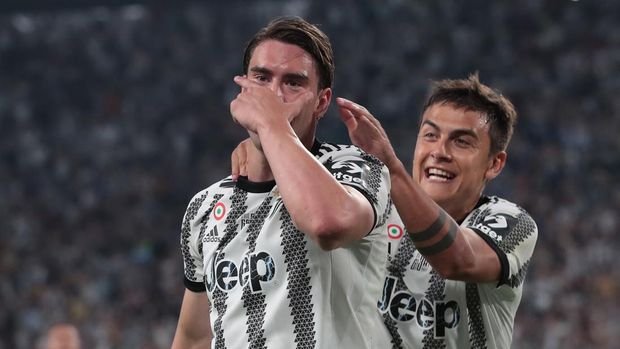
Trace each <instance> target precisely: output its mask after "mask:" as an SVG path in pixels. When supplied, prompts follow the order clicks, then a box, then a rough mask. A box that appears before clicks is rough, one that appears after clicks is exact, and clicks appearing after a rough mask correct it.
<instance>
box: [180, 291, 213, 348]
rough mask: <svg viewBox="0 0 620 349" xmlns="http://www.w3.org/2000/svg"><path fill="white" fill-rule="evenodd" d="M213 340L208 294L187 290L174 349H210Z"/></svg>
mask: <svg viewBox="0 0 620 349" xmlns="http://www.w3.org/2000/svg"><path fill="white" fill-rule="evenodd" d="M211 338H213V334H212V333H211V324H210V321H209V299H208V297H207V294H206V293H204V292H192V291H190V290H187V289H186V290H185V294H184V295H183V303H182V304H181V313H180V314H179V323H178V324H177V330H176V333H175V334H174V340H173V341H172V349H209V348H211Z"/></svg>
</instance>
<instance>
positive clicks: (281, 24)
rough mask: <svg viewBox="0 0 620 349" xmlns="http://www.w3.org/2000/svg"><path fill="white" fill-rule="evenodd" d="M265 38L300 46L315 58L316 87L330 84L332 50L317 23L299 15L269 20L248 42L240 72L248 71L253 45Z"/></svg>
mask: <svg viewBox="0 0 620 349" xmlns="http://www.w3.org/2000/svg"><path fill="white" fill-rule="evenodd" d="M265 40H277V41H281V42H284V43H287V44H292V45H296V46H299V47H301V48H302V49H304V50H305V51H306V52H308V53H309V54H310V55H311V56H312V57H313V58H314V60H315V61H316V64H317V68H318V72H319V89H323V88H327V87H332V84H333V81H334V53H333V51H332V45H331V43H330V41H329V38H328V37H327V35H325V33H323V32H322V31H321V30H320V29H319V28H318V27H317V26H316V25H313V24H310V23H308V22H307V21H306V20H304V19H302V18H300V17H280V18H277V19H275V20H273V21H271V22H270V23H269V24H268V25H267V26H266V27H264V28H263V29H261V30H259V31H258V33H256V34H255V35H254V37H253V38H252V39H251V40H250V41H249V42H248V44H247V46H246V48H245V52H244V53H243V72H244V73H245V74H247V73H248V68H249V65H250V59H251V58H252V53H253V52H254V49H255V48H256V46H258V45H259V44H260V43H262V42H263V41H265Z"/></svg>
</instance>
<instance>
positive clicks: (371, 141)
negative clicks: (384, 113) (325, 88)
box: [336, 97, 399, 168]
mask: <svg viewBox="0 0 620 349" xmlns="http://www.w3.org/2000/svg"><path fill="white" fill-rule="evenodd" d="M336 103H337V104H338V111H339V112H340V118H341V119H342V121H343V122H344V124H345V125H346V126H347V130H348V131H349V138H351V142H352V143H353V144H355V145H356V146H358V147H360V148H362V150H364V151H365V152H367V153H370V154H372V155H374V156H376V157H377V158H379V160H381V161H382V162H383V163H384V164H385V165H386V166H387V167H388V168H391V167H390V166H392V165H393V164H397V163H399V160H398V158H397V157H396V153H395V152H394V148H392V144H391V143H390V140H389V138H388V136H387V134H386V133H385V130H384V129H383V127H381V123H380V122H379V120H377V119H376V118H375V117H374V116H373V115H372V114H371V113H370V112H369V111H368V109H366V108H365V107H363V106H361V105H359V104H357V103H354V102H352V101H350V100H348V99H345V98H341V97H338V98H336Z"/></svg>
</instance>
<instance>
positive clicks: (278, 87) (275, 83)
mask: <svg viewBox="0 0 620 349" xmlns="http://www.w3.org/2000/svg"><path fill="white" fill-rule="evenodd" d="M269 89H271V91H273V92H275V94H276V96H278V97H282V96H283V95H284V94H283V93H282V84H281V82H280V80H278V79H273V80H272V81H271V84H270V85H269Z"/></svg>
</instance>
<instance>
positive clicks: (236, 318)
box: [181, 142, 395, 349]
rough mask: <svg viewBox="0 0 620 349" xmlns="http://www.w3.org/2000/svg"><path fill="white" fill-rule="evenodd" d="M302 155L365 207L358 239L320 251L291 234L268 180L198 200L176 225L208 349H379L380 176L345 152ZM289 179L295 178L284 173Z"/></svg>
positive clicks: (383, 172) (382, 337)
mask: <svg viewBox="0 0 620 349" xmlns="http://www.w3.org/2000/svg"><path fill="white" fill-rule="evenodd" d="M311 152H312V153H313V154H314V155H315V156H316V158H317V159H318V160H319V161H320V162H321V163H322V164H324V166H325V167H326V168H327V169H328V171H329V172H330V173H331V174H332V175H333V176H334V178H336V179H337V180H338V181H339V182H340V183H342V184H344V185H348V186H351V187H353V188H355V189H357V190H359V191H360V192H361V193H362V194H363V195H364V196H365V197H366V198H367V199H368V201H369V202H370V203H371V204H372V207H373V209H374V212H375V225H374V228H373V229H372V231H370V232H369V233H368V234H367V235H366V236H365V237H364V238H363V239H361V240H359V241H356V242H353V243H351V244H349V245H347V246H345V247H342V248H338V249H335V250H332V251H324V250H322V249H321V248H320V247H319V246H318V245H317V244H316V243H315V242H313V241H312V240H310V239H309V238H308V236H307V235H306V234H304V233H303V232H301V231H299V230H298V229H297V228H296V227H295V225H294V224H293V221H292V220H291V217H290V216H289V213H288V211H287V209H286V207H285V205H284V204H283V201H282V198H281V197H280V195H279V193H278V187H277V185H276V183H275V181H271V182H263V183H255V182H249V181H248V180H247V178H244V177H241V178H240V179H239V180H238V181H237V182H232V181H231V180H230V178H226V179H224V180H222V181H220V182H218V183H215V184H213V185H211V186H210V187H209V188H207V189H205V190H203V191H201V192H199V193H198V194H197V195H196V196H195V197H194V198H193V199H192V200H191V202H190V204H189V206H188V208H187V211H186V213H185V217H184V220H183V225H182V232H181V247H182V254H183V259H184V269H185V285H186V287H187V288H188V289H189V290H191V291H194V292H204V291H206V292H207V293H208V297H209V301H210V304H211V307H210V320H211V329H212V332H213V335H214V338H213V342H212V348H266V349H274V348H286V349H290V348H385V346H386V345H389V341H390V338H389V335H388V334H387V332H385V331H384V330H383V328H382V327H383V321H382V319H381V318H380V317H377V316H376V305H377V299H378V298H379V296H380V294H381V286H382V285H383V280H384V279H385V276H386V264H387V259H388V251H387V240H388V235H387V234H388V232H387V224H386V221H387V220H388V218H389V216H390V214H391V212H394V214H395V210H393V209H392V206H391V205H390V202H391V200H390V198H389V192H390V186H389V174H388V172H387V169H386V168H385V166H383V164H382V163H381V162H380V161H379V160H377V159H376V158H374V157H372V156H370V155H367V154H365V153H363V152H362V151H361V150H359V148H357V147H354V146H345V145H335V144H329V143H318V142H317V143H315V145H314V146H313V148H312V149H311ZM291 175H294V173H292V174H291Z"/></svg>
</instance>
